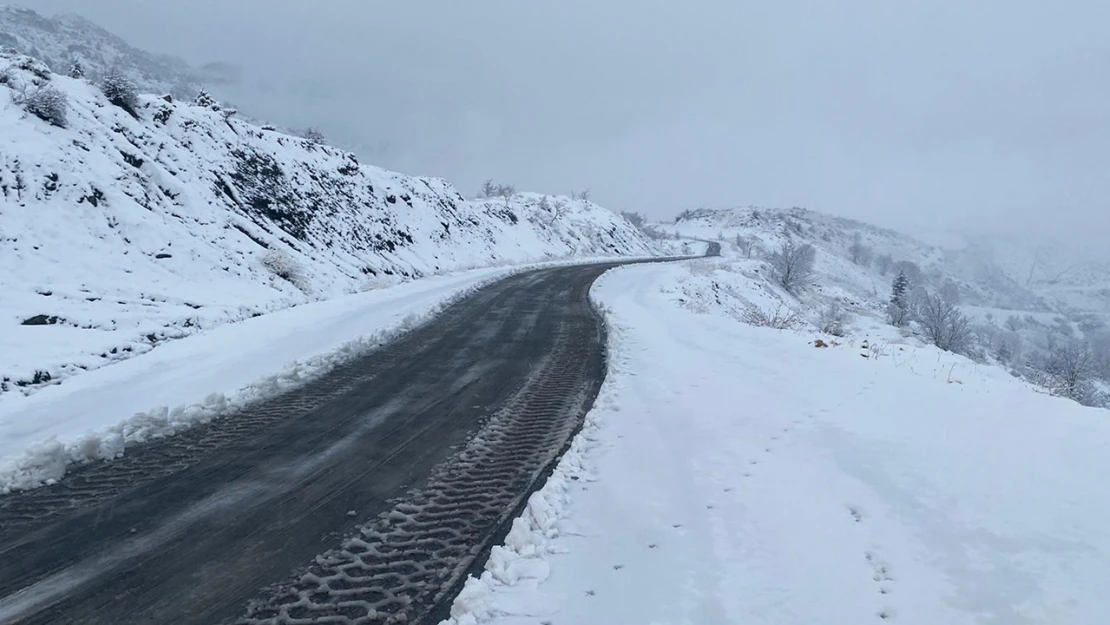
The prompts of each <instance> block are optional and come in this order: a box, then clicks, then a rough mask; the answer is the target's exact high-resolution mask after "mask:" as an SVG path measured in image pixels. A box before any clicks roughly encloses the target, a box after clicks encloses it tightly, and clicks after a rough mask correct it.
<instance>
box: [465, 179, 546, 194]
mask: <svg viewBox="0 0 1110 625" xmlns="http://www.w3.org/2000/svg"><path fill="white" fill-rule="evenodd" d="M496 195H497V185H496V184H494V182H493V178H486V181H485V182H483V183H482V189H481V190H480V191H478V197H480V198H487V197H495V196H496ZM545 199H546V198H545Z"/></svg>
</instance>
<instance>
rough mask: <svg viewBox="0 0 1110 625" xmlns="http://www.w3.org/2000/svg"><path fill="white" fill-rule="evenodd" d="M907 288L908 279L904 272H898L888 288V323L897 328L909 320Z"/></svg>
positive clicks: (908, 284)
mask: <svg viewBox="0 0 1110 625" xmlns="http://www.w3.org/2000/svg"><path fill="white" fill-rule="evenodd" d="M909 288H910V279H909V278H907V277H906V274H905V273H903V272H898V277H896V278H894V284H893V285H892V286H891V289H890V305H889V306H888V307H887V313H888V314H889V315H890V324H891V325H893V326H895V327H897V328H902V327H905V325H906V324H907V323H908V322H909V320H910V303H909Z"/></svg>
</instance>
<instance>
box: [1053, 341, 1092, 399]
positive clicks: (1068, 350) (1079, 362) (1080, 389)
mask: <svg viewBox="0 0 1110 625" xmlns="http://www.w3.org/2000/svg"><path fill="white" fill-rule="evenodd" d="M1046 365H1047V366H1046V367H1045V368H1046V369H1047V370H1048V373H1051V374H1052V375H1053V376H1055V378H1056V380H1057V381H1058V388H1057V390H1058V391H1059V393H1058V394H1060V395H1063V396H1065V397H1070V398H1071V399H1074V400H1075V401H1078V402H1079V403H1081V404H1087V405H1092V404H1094V403H1096V402H1094V401H1093V398H1092V395H1094V394H1096V391H1095V389H1094V388H1093V385H1092V384H1091V377H1092V376H1093V375H1094V374H1095V370H1096V368H1097V365H1096V362H1095V356H1094V352H1092V351H1091V347H1090V346H1089V345H1087V344H1086V343H1083V342H1080V341H1072V342H1070V343H1068V344H1067V345H1063V346H1061V347H1057V348H1056V349H1055V350H1053V352H1052V355H1051V356H1049V358H1048V362H1047V363H1046Z"/></svg>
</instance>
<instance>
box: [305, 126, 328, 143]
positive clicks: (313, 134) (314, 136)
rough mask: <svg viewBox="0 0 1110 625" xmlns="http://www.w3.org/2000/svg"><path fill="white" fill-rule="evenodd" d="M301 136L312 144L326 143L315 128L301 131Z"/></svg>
mask: <svg viewBox="0 0 1110 625" xmlns="http://www.w3.org/2000/svg"><path fill="white" fill-rule="evenodd" d="M301 136H302V137H304V138H305V139H308V140H309V141H311V142H313V143H323V142H324V141H326V139H325V138H324V133H323V131H321V130H320V129H319V128H317V127H316V126H309V127H308V128H305V129H304V130H302V131H301Z"/></svg>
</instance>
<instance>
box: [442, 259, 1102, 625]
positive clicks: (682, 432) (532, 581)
mask: <svg viewBox="0 0 1110 625" xmlns="http://www.w3.org/2000/svg"><path fill="white" fill-rule="evenodd" d="M726 266H728V261H721V263H720V264H719V265H717V266H716V267H714V266H712V265H708V266H707V261H696V262H694V263H683V264H678V265H651V266H637V267H627V268H621V269H618V270H615V271H612V272H610V273H608V274H606V275H605V276H603V277H602V279H601V280H600V281H599V283H598V285H597V286H596V287H595V289H594V291H593V295H594V298H595V300H597V301H598V302H599V304H600V306H602V307H603V309H604V310H605V314H606V316H607V318H608V321H609V324H610V326H611V334H610V336H611V346H610V347H611V350H612V353H611V359H610V374H609V377H608V379H607V380H606V382H605V385H604V387H603V389H602V393H601V396H600V397H599V400H598V403H597V406H596V408H595V409H594V410H593V411H592V412H591V414H590V415H589V416H588V418H587V425H586V427H585V428H584V430H583V433H582V434H581V435H580V436H579V437H578V438H577V439H576V440H575V442H574V444H573V447H572V449H571V451H570V452H569V453H568V454H567V456H566V457H564V459H563V460H562V461H561V464H560V466H559V467H558V469H557V470H556V472H555V475H554V476H553V477H552V478H551V479H550V480H549V481H548V483H547V485H546V486H545V487H544V488H543V489H542V490H541V491H539V492H538V493H536V494H535V495H534V496H533V497H532V499H531V501H530V506H529V508H528V510H527V511H526V513H525V514H524V516H523V517H522V518H521V519H518V520H517V521H516V524H515V526H514V529H513V531H512V532H511V533H510V535H509V537H508V539H507V541H506V544H505V545H504V546H503V547H499V548H497V549H495V551H494V553H493V555H492V557H491V559H490V563H489V565H488V566H487V571H486V573H484V574H483V576H482V577H481V579H480V580H476V579H472V580H470V581H469V582H468V585H467V587H466V589H465V590H464V592H463V593H462V595H461V596H460V597H459V599H458V600H457V601H456V603H455V606H454V611H453V614H454V616H453V618H452V622H453V624H455V625H471V624H473V623H497V624H500V625H541V624H551V625H558V624H573V625H590V624H598V625H610V624H613V623H622V624H623V623H643V624H647V623H657V624H680V623H683V624H697V625H714V624H721V623H737V624H741V623H742V624H744V625H757V624H760V623H765V624H768V625H771V624H774V625H790V624H797V625H803V624H804V625H813V624H816V623H820V624H822V625H825V624H828V625H840V624H843V625H859V624H860V623H879V622H892V623H915V624H921V625H937V624H941V623H943V624H945V625H961V624H972V623H974V624H977V625H988V624H989V625H1022V624H1032V623H1037V624H1044V625H1059V624H1063V623H1076V624H1079V623H1083V624H1087V623H1090V624H1094V623H1106V622H1110V598H1107V596H1106V594H1105V588H1106V587H1107V585H1108V584H1110V566H1108V565H1107V563H1108V562H1110V528H1108V526H1107V524H1106V522H1105V521H1106V518H1107V516H1108V515H1110V498H1108V497H1107V495H1106V491H1105V488H1104V486H1103V484H1102V482H1103V477H1102V476H1103V475H1105V474H1106V473H1107V472H1108V470H1110V453H1108V452H1110V426H1108V425H1107V420H1106V413H1105V412H1104V411H1102V410H1099V409H1092V408H1084V407H1081V406H1079V405H1078V404H1076V403H1074V402H1071V401H1068V400H1064V399H1059V398H1054V397H1050V396H1047V395H1044V394H1042V393H1038V392H1036V391H1034V390H1033V389H1032V388H1031V387H1029V386H1028V385H1026V384H1025V383H1023V382H1021V381H1019V380H1016V379H1014V378H1012V377H1010V376H1009V375H1007V374H1006V373H1005V371H1004V370H1002V369H1001V368H998V367H984V366H977V365H975V364H974V363H972V362H971V361H969V360H966V359H964V358H962V357H958V356H954V355H951V354H948V353H944V352H940V351H938V350H935V349H933V348H930V347H923V346H921V345H920V344H919V343H917V342H916V341H914V340H912V339H903V338H900V337H899V336H897V335H896V334H894V333H891V332H889V331H888V330H887V329H885V328H883V327H882V326H881V325H880V324H878V323H874V322H871V321H869V320H866V319H865V320H862V321H860V322H859V325H858V327H857V331H856V333H855V334H856V335H855V338H852V339H842V341H843V342H842V343H841V344H838V345H833V346H831V347H827V348H816V347H815V346H814V345H813V340H814V339H815V338H818V337H817V335H814V334H812V333H808V332H802V331H780V330H772V329H766V328H757V327H752V326H749V325H745V324H743V323H740V322H739V321H738V320H737V319H736V317H735V315H734V314H732V313H731V312H730V310H729V309H728V308H727V307H726V306H724V305H722V304H721V303H720V302H725V301H727V300H728V299H729V298H742V299H745V300H747V301H749V302H757V303H759V302H763V303H769V302H770V301H771V299H772V296H771V295H769V294H768V293H767V292H765V290H764V289H763V288H762V287H761V286H760V285H759V283H758V282H757V281H754V280H750V279H747V278H743V277H742V276H739V275H738V274H735V273H731V272H726V271H724V270H722V269H720V268H719V267H726ZM726 274H727V275H726ZM713 284H716V285H718V286H716V287H712V286H711V285H713ZM721 285H729V286H728V289H724V287H722V286H721ZM721 293H725V295H723V296H722V295H720V294H721ZM692 297H699V298H700V299H701V300H702V301H700V302H691V301H690V299H691V298H692ZM680 300H684V301H680ZM823 338H824V339H825V340H831V337H823Z"/></svg>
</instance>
